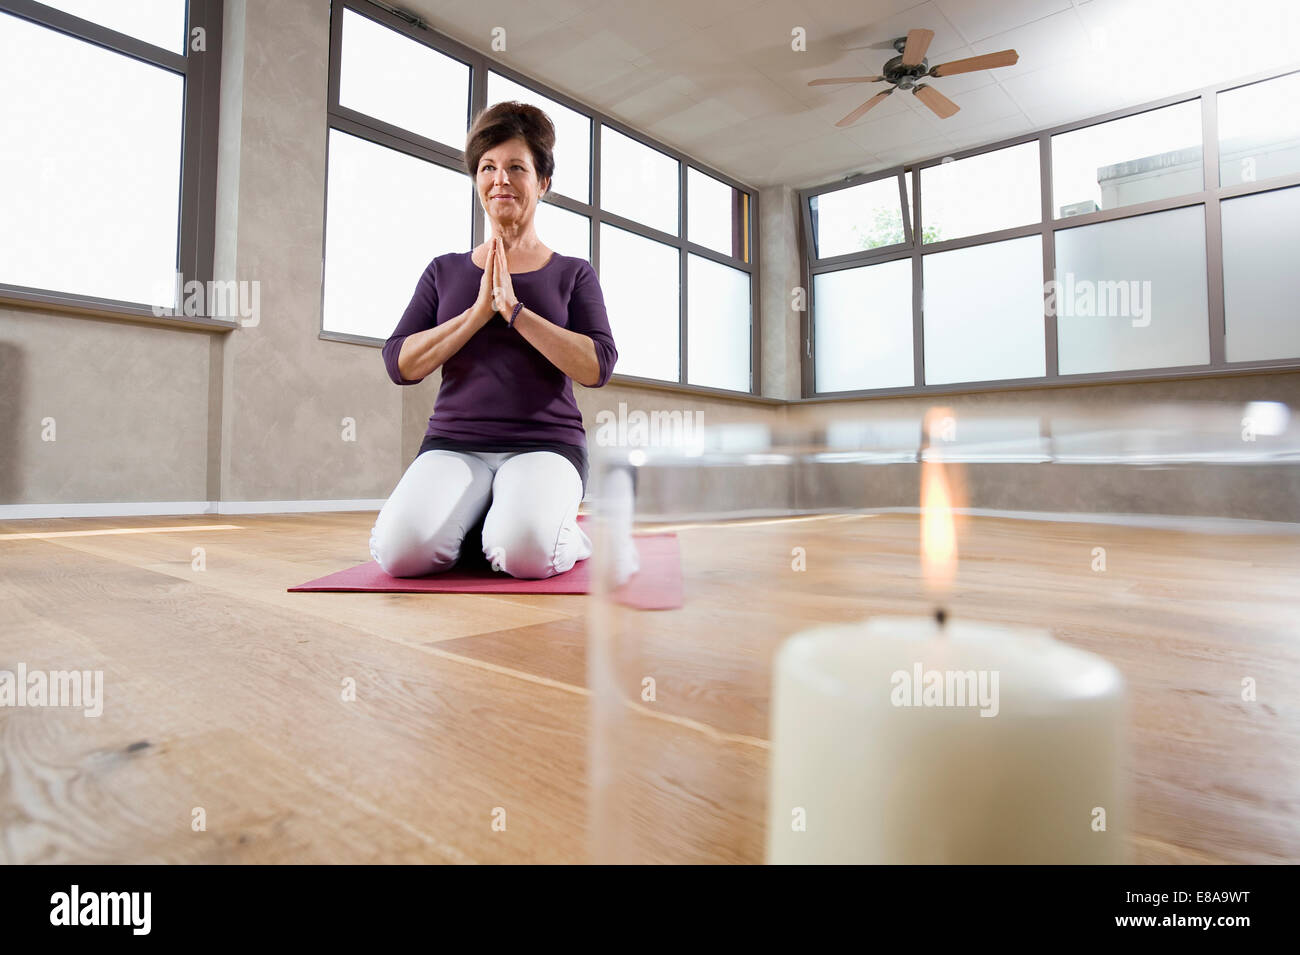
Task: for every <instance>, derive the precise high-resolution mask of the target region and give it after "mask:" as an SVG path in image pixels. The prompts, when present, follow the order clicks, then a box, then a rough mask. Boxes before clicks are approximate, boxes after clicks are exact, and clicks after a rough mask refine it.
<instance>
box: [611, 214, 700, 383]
mask: <svg viewBox="0 0 1300 955" xmlns="http://www.w3.org/2000/svg"><path fill="white" fill-rule="evenodd" d="M678 255H679V253H678V251H677V250H676V249H675V248H673V247H672V246H669V245H664V244H663V243H662V242H655V241H653V240H651V239H646V238H643V237H642V236H639V235H634V234H633V233H631V232H628V231H627V230H625V229H617V228H615V227H614V226H611V225H608V224H607V223H601V226H600V287H601V290H602V291H603V292H604V295H605V310H606V311H607V312H608V313H609V325H610V330H611V331H612V332H613V333H614V341H615V342H616V343H617V344H618V367H617V368H616V371H617V372H618V373H619V374H622V375H636V376H638V377H642V378H659V379H662V380H664V381H678V380H679V379H680V375H681V370H680V363H679V361H680V357H681V334H680V333H681V329H680V321H681V272H680V269H681V265H680V260H679V258H678Z"/></svg>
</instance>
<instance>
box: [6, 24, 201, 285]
mask: <svg viewBox="0 0 1300 955" xmlns="http://www.w3.org/2000/svg"><path fill="white" fill-rule="evenodd" d="M183 111H184V80H183V79H182V77H181V76H179V75H178V74H176V73H172V72H171V71H169V70H164V69H160V68H158V67H155V66H150V65H149V64H147V63H142V62H140V61H139V60H135V59H132V58H131V57H127V56H122V55H121V54H118V53H113V52H111V51H109V50H105V49H102V48H100V47H98V46H95V45H93V44H90V43H86V42H83V41H81V40H76V39H73V38H72V37H69V36H66V35H64V34H62V33H58V32H56V31H54V30H50V29H47V28H45V27H41V26H37V25H36V24H33V23H30V22H28V21H26V20H20V19H19V18H17V17H13V16H9V15H8V14H0V224H3V227H2V228H0V282H4V283H7V284H11V285H24V286H30V287H33V288H41V289H50V290H53V291H59V292H71V293H74V294H79V295H91V296H98V297H101V298H108V299H117V300H122V301H127V302H136V303H141V304H147V305H159V306H163V307H171V306H172V305H173V304H174V303H173V299H174V297H175V286H176V280H175V275H176V266H177V232H178V221H179V215H180V179H181V121H182V115H183Z"/></svg>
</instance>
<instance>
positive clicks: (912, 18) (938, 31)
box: [834, 0, 966, 65]
mask: <svg viewBox="0 0 1300 955" xmlns="http://www.w3.org/2000/svg"><path fill="white" fill-rule="evenodd" d="M858 19H863V18H858ZM918 29H924V30H933V31H934V39H933V40H932V41H931V42H930V52H935V53H938V52H941V51H944V50H952V49H955V48H957V47H961V46H965V45H966V39H965V38H964V37H963V36H962V35H961V34H960V33H959V32H958V31H957V29H956V28H955V27H954V26H953V25H952V24H951V23H949V22H948V20H947V18H945V17H944V15H943V13H942V11H940V9H939V7H938V5H937V4H936V3H935V2H934V0H929V2H926V3H920V4H917V5H916V6H912V7H908V8H906V9H904V10H902V11H900V12H897V13H894V14H892V15H890V16H886V17H883V18H881V19H878V20H865V19H863V22H862V25H861V26H860V27H854V26H852V23H846V24H844V27H843V28H842V29H840V30H836V31H834V36H835V37H836V38H837V40H839V41H840V42H842V43H843V45H844V49H846V50H859V51H862V52H864V53H866V54H868V55H871V56H872V60H871V62H873V63H876V64H877V65H879V64H881V63H883V62H884V60H887V59H889V58H890V57H893V56H897V53H896V51H895V50H894V49H893V48H892V47H891V46H889V41H890V40H894V39H896V38H898V37H904V36H907V31H908V30H918ZM930 52H927V53H926V57H927V58H928V59H930V62H931V63H933V62H935V61H934V59H933V58H931V57H930ZM882 54H883V57H884V60H879V61H877V60H876V59H875V57H879V56H881V55H882Z"/></svg>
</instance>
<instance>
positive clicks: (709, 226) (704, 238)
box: [686, 166, 749, 262]
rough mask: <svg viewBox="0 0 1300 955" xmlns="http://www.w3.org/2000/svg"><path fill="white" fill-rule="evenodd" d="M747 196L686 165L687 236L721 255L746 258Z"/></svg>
mask: <svg viewBox="0 0 1300 955" xmlns="http://www.w3.org/2000/svg"><path fill="white" fill-rule="evenodd" d="M748 199H749V197H748V196H747V195H745V194H744V193H743V192H741V191H740V190H739V189H737V188H736V187H735V186H729V185H727V184H726V183H725V182H721V181H719V180H717V179H714V178H713V177H712V176H709V175H706V174H704V173H702V172H700V171H699V170H698V169H696V168H695V167H694V166H687V167H686V229H687V235H686V237H687V238H688V239H690V240H691V241H692V242H697V243H699V244H700V245H703V246H706V247H708V248H710V249H713V250H714V251H717V252H721V253H722V254H723V255H730V256H734V257H735V258H738V259H740V260H741V261H742V262H748V261H749V254H748V253H749V249H748V243H747V242H746V239H747V238H748V237H747V236H746V232H747V231H748V228H749V203H748Z"/></svg>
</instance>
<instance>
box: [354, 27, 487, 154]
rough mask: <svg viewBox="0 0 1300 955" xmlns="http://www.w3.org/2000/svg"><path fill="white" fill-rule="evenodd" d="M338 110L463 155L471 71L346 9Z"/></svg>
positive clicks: (467, 119)
mask: <svg viewBox="0 0 1300 955" xmlns="http://www.w3.org/2000/svg"><path fill="white" fill-rule="evenodd" d="M339 105H340V106H346V107H347V108H348V109H355V110H357V111H358V112H362V113H367V114H369V115H370V116H373V117H375V119H379V120H383V121H384V122H385V123H391V124H393V125H394V126H401V127H402V128H403V129H408V130H410V131H411V132H413V133H418V134H419V135H421V136H426V137H428V138H429V139H434V140H437V141H438V142H441V143H446V144H447V145H449V146H455V147H456V148H457V149H462V148H464V146H465V133H466V132H467V131H468V130H469V66H468V65H467V64H465V63H462V62H460V61H459V60H454V59H452V58H451V57H449V56H447V55H446V54H445V53H439V52H438V51H437V50H434V49H432V48H430V47H427V46H425V45H424V44H423V43H419V42H417V41H416V40H412V39H411V38H410V37H407V36H403V35H402V34H401V33H398V32H397V31H396V30H390V29H389V28H388V27H386V26H383V25H382V24H379V23H376V22H375V21H374V20H371V19H369V18H367V17H363V16H361V14H359V13H354V12H353V11H352V10H348V9H344V11H343V58H342V63H341V65H340V72H339Z"/></svg>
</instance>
